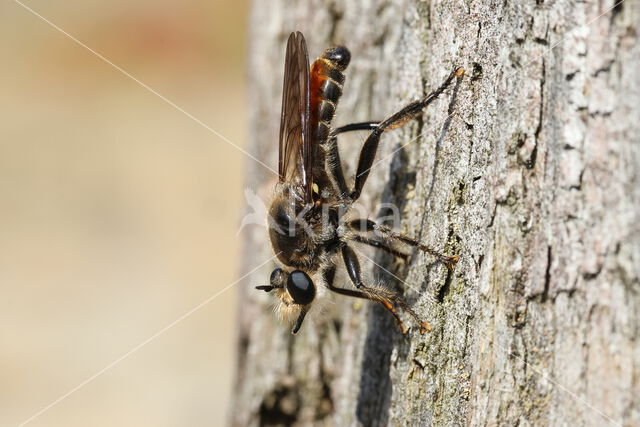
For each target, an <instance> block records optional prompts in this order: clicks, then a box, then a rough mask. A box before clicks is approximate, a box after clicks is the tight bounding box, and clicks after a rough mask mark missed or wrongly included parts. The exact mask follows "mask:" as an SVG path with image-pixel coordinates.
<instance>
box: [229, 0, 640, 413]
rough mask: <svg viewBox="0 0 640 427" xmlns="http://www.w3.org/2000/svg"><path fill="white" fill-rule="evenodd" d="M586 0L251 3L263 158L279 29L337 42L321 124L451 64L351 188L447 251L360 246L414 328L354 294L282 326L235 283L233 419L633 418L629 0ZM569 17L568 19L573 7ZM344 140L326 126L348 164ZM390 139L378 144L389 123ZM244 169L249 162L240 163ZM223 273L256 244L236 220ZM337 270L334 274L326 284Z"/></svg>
mask: <svg viewBox="0 0 640 427" xmlns="http://www.w3.org/2000/svg"><path fill="white" fill-rule="evenodd" d="M613 5H614V3H613V1H612V0H606V1H592V0H589V1H586V2H576V1H551V2H547V1H543V0H539V1H529V0H527V1H517V2H507V1H486V2H478V1H448V0H446V1H404V0H387V1H383V0H380V1H375V0H356V1H353V0H352V1H349V2H333V1H330V0H313V1H305V2H302V1H301V2H284V1H282V0H279V1H270V2H258V1H255V2H254V5H253V17H252V24H251V30H250V31H251V48H250V52H251V53H250V55H251V56H250V69H249V80H250V85H251V87H250V93H251V94H252V97H251V117H250V123H251V124H250V125H251V133H250V134H251V140H250V141H249V147H250V150H251V152H252V153H254V154H255V155H256V156H258V157H259V158H260V159H265V160H266V161H268V162H269V164H271V165H274V167H275V165H276V150H277V132H278V129H277V128H278V125H279V108H280V96H281V95H280V90H281V84H282V83H281V79H282V68H283V56H284V46H285V41H286V38H287V36H288V34H289V33H290V32H291V31H292V30H300V31H302V32H304V33H305V35H306V37H307V41H308V43H309V49H310V55H311V56H312V57H315V56H317V55H318V54H319V53H320V52H321V50H322V49H323V48H324V47H326V46H328V45H330V44H337V43H344V44H346V45H347V46H348V47H349V48H350V49H351V52H352V62H351V66H350V67H349V69H348V70H347V82H346V85H345V91H344V97H343V99H342V100H341V103H340V106H339V108H338V112H337V116H336V117H337V119H336V124H337V125H341V124H345V123H348V122H352V121H362V120H367V119H380V118H383V117H385V116H387V115H388V114H390V113H392V112H395V111H396V110H397V109H398V108H399V107H401V106H402V105H403V104H405V103H407V102H408V101H410V100H414V99H417V98H419V97H421V96H424V94H425V93H427V92H428V91H429V90H430V89H432V88H434V87H435V86H437V85H438V84H439V83H440V82H441V81H442V80H443V79H444V77H445V76H446V75H447V73H449V72H450V71H451V70H452V69H453V68H454V66H456V65H460V66H463V67H464V68H465V69H466V70H467V74H466V76H465V79H464V81H463V83H462V85H461V87H460V92H459V98H458V104H457V107H456V113H455V115H454V116H453V119H452V122H451V126H450V128H449V129H448V131H447V132H446V134H445V136H444V138H443V139H442V141H441V144H440V145H439V146H438V147H437V144H436V141H437V140H438V138H439V135H440V132H441V128H442V125H443V123H444V120H445V118H446V115H447V113H446V109H447V103H448V98H449V96H450V91H448V92H447V93H445V95H444V96H443V97H442V98H441V99H440V100H438V102H436V103H435V104H433V105H432V106H431V107H429V108H428V109H427V110H425V112H424V114H423V116H422V117H421V118H420V119H418V120H415V121H414V122H412V123H410V124H409V125H407V126H406V127H404V128H402V129H401V130H397V131H394V132H393V133H391V134H389V135H386V136H385V137H383V142H382V143H381V149H380V152H379V155H378V159H382V158H384V157H385V156H390V157H389V160H386V161H384V162H381V163H380V164H379V165H377V166H376V167H375V168H374V169H373V171H372V174H371V177H370V179H369V182H368V183H367V186H366V189H365V192H366V195H365V197H364V198H363V202H362V205H363V206H364V207H365V208H366V209H368V210H369V212H370V213H371V217H372V218H374V217H376V216H380V215H386V213H385V212H383V211H380V210H379V209H378V208H377V207H376V206H378V205H379V203H380V202H389V203H395V204H397V205H398V206H399V208H400V211H401V212H402V219H403V220H402V224H400V225H399V226H397V227H398V228H399V229H400V230H401V231H403V232H405V233H407V234H409V235H411V236H415V237H418V238H420V239H421V240H422V241H424V242H426V243H427V244H429V245H431V246H434V247H436V248H440V249H441V250H444V251H445V252H447V253H450V254H458V255H460V258H461V260H460V262H459V263H458V266H457V268H456V269H455V271H454V272H453V273H448V272H447V269H446V268H445V267H444V266H442V265H439V264H435V263H433V260H432V259H431V258H429V257H427V256H424V255H422V254H417V255H415V256H414V257H413V259H412V260H411V262H410V263H408V264H406V265H397V264H394V263H393V262H392V260H391V259H389V258H388V257H387V256H383V255H380V254H376V255H375V256H374V255H373V254H372V253H371V252H365V254H366V255H367V256H369V257H374V258H373V259H375V260H376V262H377V263H380V264H382V265H383V266H385V268H389V269H390V270H391V271H392V272H393V274H395V275H397V276H398V277H399V278H401V279H402V281H404V282H406V284H403V283H402V282H401V281H399V280H396V279H394V278H393V277H392V276H390V275H389V274H387V273H385V272H384V271H382V270H381V269H379V268H374V267H373V266H372V265H371V263H365V264H366V265H367V270H368V271H369V276H370V277H371V278H379V279H380V280H383V281H386V282H387V283H389V285H390V286H392V287H395V288H396V289H400V290H402V292H403V294H404V295H405V297H406V298H407V300H408V301H409V302H410V303H411V304H412V305H413V307H414V309H415V310H416V311H417V312H418V313H419V314H420V315H421V316H422V317H423V318H424V319H426V320H428V321H429V322H430V323H431V324H432V325H433V326H434V328H433V330H432V331H431V332H430V333H427V334H425V335H424V336H421V335H420V334H419V333H418V332H417V331H415V330H411V332H410V333H408V334H407V335H406V336H403V335H402V334H401V333H400V332H399V331H398V329H397V328H396V326H395V325H394V322H393V319H392V318H391V316H389V315H388V313H386V312H384V311H383V310H382V309H381V308H379V307H377V306H375V305H374V304H372V303H362V302H360V301H354V300H351V299H349V298H344V297H335V298H334V301H335V303H334V304H333V305H332V306H331V307H330V309H329V310H327V311H326V312H325V314H324V315H322V316H316V317H315V318H313V319H309V320H307V321H306V323H305V324H304V326H303V328H302V330H301V332H300V334H299V335H297V336H292V335H291V334H290V332H289V331H290V325H282V324H280V323H279V322H278V321H277V320H276V318H275V316H274V315H273V314H272V309H271V307H272V303H273V300H272V299H271V295H267V294H265V293H262V292H258V291H254V290H253V288H252V286H253V285H257V284H265V283H267V281H268V277H269V273H270V271H271V269H272V268H273V265H272V264H271V265H266V266H264V267H263V268H261V269H260V270H258V271H256V272H255V273H253V274H251V275H250V276H248V277H247V278H246V279H245V280H244V282H243V285H242V291H241V308H240V315H239V324H240V332H239V342H240V346H239V352H240V354H239V359H238V360H239V362H238V377H237V388H236V392H235V396H236V400H235V404H234V406H233V408H232V409H231V421H232V423H233V424H234V425H257V424H289V423H300V424H308V423H318V424H326V425H357V424H362V425H384V424H390V425H462V424H471V425H496V424H501V425H518V424H525V425H540V424H542V425H545V424H553V425H559V424H564V425H603V424H606V423H613V424H618V423H619V424H624V425H639V424H640V342H639V340H638V332H639V330H640V320H639V319H640V295H639V294H640V233H639V226H638V224H639V222H640V218H639V214H638V210H639V208H638V207H639V206H640V177H639V175H638V174H639V173H640V172H639V171H640V144H639V136H638V135H640V120H639V118H640V79H639V78H638V76H637V74H636V73H637V72H638V71H639V70H640V47H639V44H638V34H637V31H638V25H639V24H638V23H639V22H640V5H639V3H638V2H637V1H635V0H627V1H626V2H624V3H622V4H620V5H618V6H616V7H615V8H613V9H612V10H610V11H608V12H607V13H606V14H605V15H604V16H602V17H600V18H599V19H596V20H595V21H594V22H591V21H593V20H594V19H595V18H596V17H598V15H600V14H601V13H603V12H605V11H606V10H607V9H608V8H610V7H611V6H613ZM587 24H588V25H587ZM363 138H364V136H360V138H344V139H343V140H342V141H341V150H342V157H343V161H344V162H345V163H347V164H349V165H350V168H351V169H350V170H349V172H350V173H351V174H353V168H354V165H355V162H356V158H357V157H356V156H357V153H358V150H359V148H360V143H359V141H361V140H362V139H363ZM414 138H415V141H413V142H411V143H410V144H408V145H407V146H406V147H404V148H403V149H401V150H399V151H397V152H396V153H394V154H393V155H391V153H392V152H393V151H394V150H397V149H398V148H399V147H400V145H402V144H406V143H408V142H409V141H412V140H413V139H414ZM247 167H248V182H247V185H248V186H249V187H251V188H254V189H257V190H260V191H262V192H263V193H264V194H268V190H265V187H266V186H267V181H271V182H273V177H272V176H271V172H269V171H267V170H265V169H264V168H262V167H261V166H260V165H258V164H256V163H253V162H252V161H250V160H248V161H247ZM245 242H246V244H245V252H244V264H245V267H244V268H245V271H249V270H250V269H251V268H253V267H255V266H256V265H258V264H259V263H260V262H262V261H263V260H266V259H268V258H269V256H271V255H272V250H271V248H270V245H269V242H268V237H267V234H266V231H265V230H263V229H259V228H256V229H253V230H251V232H250V233H247V235H245ZM342 285H344V286H349V284H348V282H347V281H344V283H342Z"/></svg>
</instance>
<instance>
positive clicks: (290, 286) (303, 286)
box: [287, 270, 316, 305]
mask: <svg viewBox="0 0 640 427" xmlns="http://www.w3.org/2000/svg"><path fill="white" fill-rule="evenodd" d="M287 292H289V295H291V298H293V301H294V302H295V303H296V304H300V305H307V304H309V303H310V302H311V301H313V299H314V298H315V296H316V287H315V286H314V285H313V282H312V281H311V278H310V277H309V276H308V275H307V273H305V272H304V271H300V270H294V271H292V272H291V274H289V278H288V279H287Z"/></svg>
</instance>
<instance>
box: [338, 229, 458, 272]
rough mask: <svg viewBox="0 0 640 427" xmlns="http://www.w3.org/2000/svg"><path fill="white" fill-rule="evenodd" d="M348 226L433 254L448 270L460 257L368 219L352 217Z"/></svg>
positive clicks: (451, 268)
mask: <svg viewBox="0 0 640 427" xmlns="http://www.w3.org/2000/svg"><path fill="white" fill-rule="evenodd" d="M349 228H350V229H352V230H353V231H359V232H373V233H378V234H380V235H382V237H384V238H387V239H390V240H396V241H399V242H402V243H404V244H406V245H408V246H413V247H416V248H418V249H420V250H421V251H423V252H426V253H428V254H430V255H432V256H434V257H435V258H436V259H437V260H438V261H440V262H442V263H443V264H444V265H446V266H447V268H448V269H449V270H453V268H454V267H455V265H456V263H457V262H458V260H459V259H460V258H459V257H458V256H457V255H453V256H449V255H445V254H443V253H441V252H438V251H437V250H435V249H433V248H430V247H429V246H427V245H425V244H423V243H422V242H420V241H418V240H416V239H412V238H411V237H408V236H405V235H404V234H400V233H396V232H395V231H393V230H392V229H390V228H389V227H387V226H384V225H379V224H376V223H375V222H373V221H371V220H370V219H354V220H353V221H351V222H349Z"/></svg>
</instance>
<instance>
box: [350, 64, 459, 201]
mask: <svg viewBox="0 0 640 427" xmlns="http://www.w3.org/2000/svg"><path fill="white" fill-rule="evenodd" d="M463 75H464V69H462V68H457V69H456V70H454V71H453V72H451V74H449V76H448V77H447V79H446V80H445V81H444V82H443V83H442V84H441V85H440V87H438V88H437V89H436V90H434V91H433V92H431V93H430V94H429V95H427V96H426V97H425V98H423V99H420V100H418V101H414V102H412V103H410V104H408V105H407V106H405V107H404V108H403V109H402V110H400V111H398V112H397V113H395V114H392V115H391V116H390V117H388V118H387V119H385V120H383V121H382V122H380V123H379V124H378V125H377V126H375V127H373V130H372V132H371V134H370V135H369V137H368V138H367V139H366V141H365V142H364V145H363V147H362V150H361V151H360V158H359V159H358V169H357V172H356V182H355V185H354V188H353V191H352V192H351V194H350V195H349V196H350V198H351V199H352V200H353V201H356V200H358V198H359V197H360V193H361V192H362V188H363V187H364V184H365V182H366V181H367V177H368V176H369V172H370V170H371V167H372V165H373V161H374V159H375V157H376V152H377V151H378V143H379V142H380V137H381V136H382V134H383V133H384V132H386V131H389V130H393V129H396V128H399V127H400V126H402V125H404V124H405V123H407V122H408V121H409V120H411V119H413V118H415V117H416V116H417V115H418V114H420V112H421V111H422V110H423V109H424V108H425V107H426V106H427V105H429V104H431V103H432V102H433V101H434V100H435V99H436V98H437V97H438V96H439V95H440V94H441V93H442V92H444V91H445V89H446V88H447V87H448V86H449V85H450V84H451V82H452V81H453V79H454V78H456V79H457V82H456V86H455V88H454V95H453V97H452V103H453V102H454V101H455V94H456V91H457V88H458V86H459V85H460V81H461V80H462V76H463ZM451 108H452V106H450V109H451ZM372 123H373V122H369V123H368V124H369V125H372Z"/></svg>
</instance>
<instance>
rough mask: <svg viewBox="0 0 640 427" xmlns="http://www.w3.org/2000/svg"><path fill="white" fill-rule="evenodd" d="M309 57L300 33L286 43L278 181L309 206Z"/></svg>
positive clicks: (311, 153) (310, 162)
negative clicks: (294, 188) (296, 189)
mask: <svg viewBox="0 0 640 427" xmlns="http://www.w3.org/2000/svg"><path fill="white" fill-rule="evenodd" d="M309 114H310V107H309V55H308V54H307V43H306V42H305V41H304V36H303V35H302V33H300V32H295V33H291V35H290V36H289V40H288V41H287V56H286V59H285V63H284V84H283V88H282V115H281V116H280V154H279V155H280V157H279V159H278V173H279V174H280V182H288V183H291V184H296V185H298V186H299V187H300V188H301V189H302V190H303V194H301V196H302V197H303V198H304V201H305V202H306V203H311V201H312V199H311V186H312V184H313V183H312V182H311V181H312V179H311V168H312V166H313V150H312V147H311V138H310V135H309Z"/></svg>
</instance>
